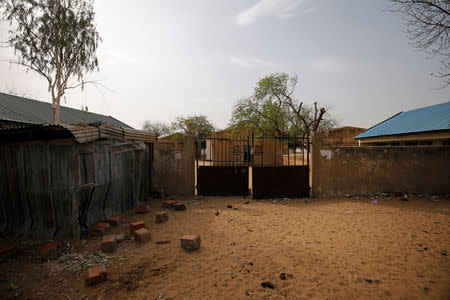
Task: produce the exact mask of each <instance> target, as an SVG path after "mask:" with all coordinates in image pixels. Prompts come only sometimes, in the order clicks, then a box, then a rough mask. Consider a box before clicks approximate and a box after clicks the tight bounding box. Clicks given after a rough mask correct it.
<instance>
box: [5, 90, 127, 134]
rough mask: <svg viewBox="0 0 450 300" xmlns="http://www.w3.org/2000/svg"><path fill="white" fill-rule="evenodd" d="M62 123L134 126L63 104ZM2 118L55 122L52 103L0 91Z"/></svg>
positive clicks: (40, 122)
mask: <svg viewBox="0 0 450 300" xmlns="http://www.w3.org/2000/svg"><path fill="white" fill-rule="evenodd" d="M60 113H61V123H65V124H72V123H78V122H86V123H92V122H103V123H108V124H111V125H114V126H118V127H123V128H130V129H131V128H132V127H130V126H128V125H127V124H125V123H123V122H120V121H119V120H117V119H115V118H113V117H111V116H105V115H101V114H96V113H92V112H85V111H82V110H79V109H74V108H70V107H65V106H61V111H60ZM0 120H8V121H14V122H22V123H30V124H47V123H48V124H50V123H53V120H54V118H53V112H52V104H51V103H48V102H42V101H37V100H32V99H28V98H23V97H18V96H14V95H9V94H5V93H0Z"/></svg>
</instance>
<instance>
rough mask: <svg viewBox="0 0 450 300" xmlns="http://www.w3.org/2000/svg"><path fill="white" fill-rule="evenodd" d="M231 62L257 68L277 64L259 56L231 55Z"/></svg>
mask: <svg viewBox="0 0 450 300" xmlns="http://www.w3.org/2000/svg"><path fill="white" fill-rule="evenodd" d="M229 61H230V64H232V65H237V66H240V67H242V68H256V67H275V66H277V64H276V63H274V62H271V61H268V60H264V59H260V58H257V57H253V56H251V57H245V58H244V57H236V56H230V57H229Z"/></svg>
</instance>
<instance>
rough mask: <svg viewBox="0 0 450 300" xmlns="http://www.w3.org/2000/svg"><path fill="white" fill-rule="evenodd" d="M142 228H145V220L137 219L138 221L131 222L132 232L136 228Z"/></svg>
mask: <svg viewBox="0 0 450 300" xmlns="http://www.w3.org/2000/svg"><path fill="white" fill-rule="evenodd" d="M141 228H145V224H144V222H143V221H137V222H133V223H130V232H131V233H134V232H135V231H136V230H138V229H141Z"/></svg>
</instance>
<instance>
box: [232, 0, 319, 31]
mask: <svg viewBox="0 0 450 300" xmlns="http://www.w3.org/2000/svg"><path fill="white" fill-rule="evenodd" d="M306 2H309V0H259V1H258V2H257V3H255V4H254V5H252V6H251V7H249V8H247V9H246V10H244V11H243V12H241V13H239V14H238V15H237V16H236V24H238V25H248V24H251V23H254V22H256V21H257V20H258V19H260V18H263V17H267V16H275V17H278V18H280V19H288V18H291V17H293V16H294V15H295V10H296V9H297V8H298V7H299V6H300V5H301V4H305V3H306ZM314 10H315V7H308V8H306V9H305V11H304V12H305V13H312V12H313V11H314Z"/></svg>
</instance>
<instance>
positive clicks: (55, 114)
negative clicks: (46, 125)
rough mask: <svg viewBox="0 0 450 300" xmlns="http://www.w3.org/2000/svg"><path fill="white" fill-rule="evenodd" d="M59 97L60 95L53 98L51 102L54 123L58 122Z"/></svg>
mask: <svg viewBox="0 0 450 300" xmlns="http://www.w3.org/2000/svg"><path fill="white" fill-rule="evenodd" d="M60 99H61V97H59V98H56V99H53V101H52V102H53V103H52V110H53V117H54V123H55V124H59V123H60V113H59V112H60V106H59V103H60Z"/></svg>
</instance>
